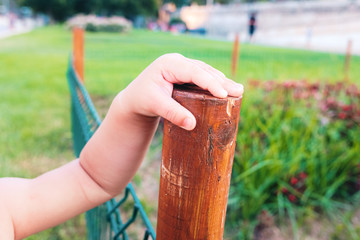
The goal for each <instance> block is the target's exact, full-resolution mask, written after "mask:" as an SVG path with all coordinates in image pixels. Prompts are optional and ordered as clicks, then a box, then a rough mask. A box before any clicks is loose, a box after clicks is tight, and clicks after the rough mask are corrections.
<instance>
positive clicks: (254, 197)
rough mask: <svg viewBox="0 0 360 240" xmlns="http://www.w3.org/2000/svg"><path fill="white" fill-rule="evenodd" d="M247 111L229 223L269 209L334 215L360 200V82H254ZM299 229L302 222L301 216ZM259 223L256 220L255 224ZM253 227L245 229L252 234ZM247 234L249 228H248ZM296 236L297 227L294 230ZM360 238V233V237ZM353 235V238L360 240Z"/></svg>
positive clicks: (239, 140) (252, 217) (242, 124)
mask: <svg viewBox="0 0 360 240" xmlns="http://www.w3.org/2000/svg"><path fill="white" fill-rule="evenodd" d="M244 101H245V102H244V106H243V109H242V112H241V115H242V117H241V122H240V125H239V135H238V138H237V143H238V145H237V152H236V156H235V161H234V167H233V176H232V186H231V193H230V199H229V213H228V219H229V222H228V224H229V225H230V226H231V225H236V223H237V224H238V223H239V220H240V219H241V222H253V221H254V220H255V219H256V217H257V216H258V215H259V214H260V212H261V211H262V210H267V211H269V212H271V213H272V214H275V215H278V216H279V217H280V218H282V220H284V217H285V215H288V216H289V217H290V218H294V219H295V218H296V216H295V215H294V214H293V216H291V214H292V211H293V210H292V209H293V208H294V209H297V210H295V213H296V214H297V215H298V216H297V217H299V216H301V214H300V213H301V210H303V209H305V208H309V207H310V208H312V209H313V210H317V211H319V210H321V211H323V212H325V213H327V214H329V215H330V216H336V213H337V212H338V211H339V210H344V209H345V210H349V209H351V208H349V206H350V204H355V205H356V204H360V202H357V201H355V198H356V197H358V196H359V195H360V192H359V191H360V158H359V156H360V142H359V139H360V90H359V89H358V88H357V86H356V85H350V84H344V83H341V82H339V83H336V84H319V83H308V82H305V81H290V82H284V83H275V82H272V81H269V82H265V83H261V82H258V81H251V82H250V85H249V89H248V91H247V94H246V95H245V98H244ZM292 224H293V229H296V221H293V223H292ZM252 227H254V225H252ZM251 229H252V228H251V227H249V228H243V230H242V232H240V233H239V234H241V235H247V236H251V235H252V233H253V230H251ZM245 231H248V232H247V233H245ZM294 234H296V231H294ZM354 236H355V238H356V239H357V238H358V237H359V236H358V235H356V234H355V235H353V237H354ZM355 238H353V239H355Z"/></svg>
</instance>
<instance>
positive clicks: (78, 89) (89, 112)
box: [67, 59, 156, 240]
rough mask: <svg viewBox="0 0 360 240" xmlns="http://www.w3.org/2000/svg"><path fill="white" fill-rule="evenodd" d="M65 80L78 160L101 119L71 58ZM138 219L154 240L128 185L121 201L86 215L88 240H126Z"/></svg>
mask: <svg viewBox="0 0 360 240" xmlns="http://www.w3.org/2000/svg"><path fill="white" fill-rule="evenodd" d="M67 79H68V84H69V89H70V95H71V128H72V133H73V140H74V153H75V155H76V157H79V155H80V152H81V149H82V148H83V147H84V146H85V144H86V142H87V141H88V140H89V139H90V138H91V136H92V135H93V134H94V132H95V131H96V129H97V128H98V127H99V126H100V124H101V120H100V117H99V115H98V114H97V112H96V110H95V107H94V105H93V103H92V101H91V99H90V96H89V94H88V93H87V91H86V89H85V87H84V85H83V84H82V83H81V82H80V80H79V75H78V74H77V73H76V71H75V70H74V65H73V62H72V59H70V62H69V67H68V72H67ZM129 196H131V198H132V202H133V204H134V207H133V214H132V216H131V217H130V218H129V219H128V220H127V221H126V222H123V221H122V219H121V213H120V210H119V208H120V207H121V206H122V205H124V204H125V202H129V201H131V198H130V197H129ZM139 215H140V216H139ZM138 217H140V218H141V219H142V221H143V224H144V225H145V227H146V229H145V232H144V239H150V238H151V239H153V240H155V238H156V236H155V231H154V229H153V227H152V226H151V223H150V221H149V219H148V217H147V216H146V213H145V211H144V208H143V207H142V205H141V203H140V200H139V199H138V197H137V196H136V193H135V190H134V188H133V187H132V185H131V183H129V184H128V186H127V187H126V189H125V192H124V197H123V198H121V199H120V200H116V199H111V200H110V201H108V202H106V203H105V204H103V205H101V206H98V207H96V208H94V209H92V210H90V211H88V212H87V213H86V224H87V230H88V239H90V240H99V239H100V240H102V239H114V240H118V239H122V240H126V239H129V237H128V234H127V232H126V230H127V229H128V227H129V226H130V225H131V224H132V223H133V222H134V221H135V220H136V218H138Z"/></svg>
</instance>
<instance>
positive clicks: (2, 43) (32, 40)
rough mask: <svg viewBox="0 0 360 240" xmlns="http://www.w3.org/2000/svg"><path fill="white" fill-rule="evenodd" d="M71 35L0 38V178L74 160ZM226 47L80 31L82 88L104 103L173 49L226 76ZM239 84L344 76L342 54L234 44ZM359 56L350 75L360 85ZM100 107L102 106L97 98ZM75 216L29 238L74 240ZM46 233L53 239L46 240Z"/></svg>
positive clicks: (57, 31) (162, 36) (42, 32)
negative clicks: (67, 75)
mask: <svg viewBox="0 0 360 240" xmlns="http://www.w3.org/2000/svg"><path fill="white" fill-rule="evenodd" d="M70 49H71V35H70V32H69V31H67V30H65V29H64V27H63V26H53V27H46V28H41V29H38V30H35V31H33V32H31V33H28V34H25V35H21V36H15V37H11V38H8V39H3V40H0V131H1V134H0V177H4V176H18V177H34V176H36V175H38V174H40V173H42V172H44V171H47V170H49V169H52V168H54V167H56V166H59V165H61V164H63V163H65V162H66V161H69V160H71V159H72V158H73V155H72V145H71V144H72V143H71V132H70V122H69V119H70V115H69V113H70V101H69V94H68V89H67V82H66V78H65V73H66V68H67V63H68V57H69V53H70ZM231 50H232V44H231V43H228V42H222V41H213V40H206V39H203V38H200V37H197V38H194V37H191V36H174V35H171V34H168V33H153V32H147V31H132V32H131V33H129V34H126V35H119V34H103V33H102V34H95V33H87V34H86V57H85V62H86V70H85V78H86V86H87V88H88V90H89V92H90V94H91V95H92V96H93V97H94V98H96V99H100V100H101V99H105V101H104V102H105V103H104V105H103V106H100V107H102V108H106V107H107V105H108V103H109V101H110V99H111V98H112V97H113V96H114V95H115V94H116V93H117V92H118V91H120V90H122V89H123V88H124V87H125V86H126V85H127V84H128V83H129V82H130V81H131V80H132V79H134V78H135V77H136V76H137V75H138V74H139V73H140V72H141V71H142V70H143V69H144V68H145V67H146V66H147V65H148V64H150V63H151V62H152V61H153V60H154V59H156V58H157V57H158V56H160V55H162V54H164V53H168V52H180V53H182V54H184V55H185V56H187V57H191V58H198V59H200V60H203V61H205V62H207V63H209V64H211V65H213V66H215V67H216V68H219V69H220V70H221V71H223V72H224V73H225V74H227V75H229V73H230V59H231ZM240 52H241V55H240V59H239V66H238V74H237V76H238V78H237V79H236V80H237V81H239V82H243V83H246V82H247V80H248V79H261V80H277V81H283V80H287V79H309V80H310V81H315V80H329V81H337V80H341V79H342V78H343V62H344V56H342V55H338V54H328V53H315V52H309V51H301V50H289V49H275V48H268V47H260V46H253V45H246V44H244V45H241V47H240ZM359 64H360V57H353V58H352V67H351V72H350V78H351V80H352V81H354V82H356V83H357V84H359V83H360V68H357V67H355V66H359ZM99 102H101V101H99ZM83 225H84V221H83V219H82V218H77V219H75V220H73V221H72V222H70V223H67V224H66V226H65V227H64V225H63V226H61V227H57V228H54V229H52V230H48V231H47V232H45V233H42V234H39V235H37V236H35V237H32V238H29V239H75V238H76V236H79V238H81V237H82V236H84V235H83V234H84V233H83V232H81V233H80V234H79V233H78V231H79V230H78V229H79V226H83ZM50 236H52V237H53V238H50Z"/></svg>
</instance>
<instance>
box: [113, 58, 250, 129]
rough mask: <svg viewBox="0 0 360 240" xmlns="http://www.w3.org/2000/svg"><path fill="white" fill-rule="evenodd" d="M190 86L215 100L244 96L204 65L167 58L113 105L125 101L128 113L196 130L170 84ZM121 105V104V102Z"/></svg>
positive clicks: (134, 83)
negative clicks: (187, 84)
mask: <svg viewBox="0 0 360 240" xmlns="http://www.w3.org/2000/svg"><path fill="white" fill-rule="evenodd" d="M183 83H192V84H195V85H197V86H199V87H201V88H203V89H205V90H208V91H209V92H210V93H212V94H213V95H214V96H215V97H219V98H225V97H227V96H228V95H231V96H234V97H238V96H241V95H242V94H243V91H244V90H243V89H244V88H243V86H242V85H241V84H238V83H235V82H233V81H232V80H230V79H228V78H226V77H225V75H224V74H223V73H222V72H220V71H218V70H216V69H215V68H213V67H211V66H209V65H207V64H205V63H204V62H201V61H198V60H193V59H189V58H186V57H184V56H182V55H180V54H166V55H163V56H161V57H159V58H158V59H157V60H155V61H154V62H153V63H152V64H151V65H149V66H148V67H147V68H146V69H145V70H144V71H143V72H142V73H141V74H140V75H139V76H138V77H137V78H136V79H135V80H134V81H133V82H132V83H131V84H130V85H129V86H128V87H127V88H126V89H125V90H124V91H122V92H121V93H120V94H119V95H118V97H117V98H116V99H115V101H125V103H126V106H127V107H128V110H129V111H130V112H129V113H134V114H137V115H141V116H145V117H158V116H161V117H163V118H165V119H167V120H169V121H171V122H172V123H174V124H176V125H178V126H179V127H182V128H184V129H187V130H192V129H194V128H195V125H196V120H195V117H194V116H193V115H192V114H191V112H189V111H188V110H187V109H186V108H184V107H182V106H181V105H180V104H179V103H177V102H176V101H175V100H173V99H172V98H171V95H172V91H173V84H183ZM123 103H124V102H123Z"/></svg>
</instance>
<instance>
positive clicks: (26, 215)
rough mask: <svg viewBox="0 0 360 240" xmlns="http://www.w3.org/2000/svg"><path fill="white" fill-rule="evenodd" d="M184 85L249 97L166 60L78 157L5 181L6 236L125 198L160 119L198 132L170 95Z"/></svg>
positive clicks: (214, 76)
mask: <svg viewBox="0 0 360 240" xmlns="http://www.w3.org/2000/svg"><path fill="white" fill-rule="evenodd" d="M182 83H193V84H196V85H198V86H199V87H201V88H203V89H206V90H209V92H211V93H212V94H213V95H214V96H216V97H219V98H224V97H226V96H227V95H231V96H241V95H242V94H243V87H242V85H240V84H237V83H235V82H233V81H231V80H229V79H227V78H226V77H225V76H224V74H222V73H221V72H219V71H218V70H216V69H214V68H212V67H210V66H209V65H207V64H205V63H203V62H200V61H197V60H193V59H188V58H185V57H183V56H182V55H180V54H166V55H164V56H161V57H160V58H158V59H157V60H155V61H154V62H153V63H152V64H151V65H150V66H148V67H147V68H146V69H145V70H144V71H143V72H142V73H141V74H140V75H139V76H138V77H137V78H136V79H135V80H134V81H133V82H132V83H131V84H130V85H129V86H128V87H127V88H126V89H125V90H123V91H122V92H120V93H119V94H118V95H117V96H116V97H115V99H114V101H113V103H112V105H111V107H110V109H109V111H108V113H107V115H106V117H105V119H104V121H103V123H102V124H101V126H100V127H99V129H98V130H97V131H96V133H95V134H94V136H93V137H92V138H91V139H90V141H89V142H88V143H87V144H86V146H85V147H84V149H83V150H82V152H81V154H80V157H79V159H76V160H74V161H72V162H70V163H68V164H66V165H64V166H62V167H60V168H57V169H55V170H52V171H50V172H47V173H45V174H43V175H41V176H39V177H37V178H34V179H21V178H2V179H0V193H1V198H0V239H22V238H25V237H27V236H29V235H31V234H34V233H36V232H39V231H42V230H44V229H47V228H50V227H53V226H56V225H58V224H60V223H62V222H64V221H66V220H68V219H70V218H72V217H74V216H76V215H78V214H80V213H82V212H85V211H87V210H89V209H91V208H93V207H95V206H97V205H100V204H101V203H103V202H105V201H107V200H109V199H111V198H112V197H114V196H116V195H117V194H119V193H120V192H121V191H122V190H123V189H124V188H125V187H126V185H127V184H128V182H129V181H130V180H131V178H132V177H133V176H134V175H135V172H136V170H137V169H138V168H139V166H140V164H141V162H142V160H143V158H144V156H145V154H146V151H147V149H148V147H149V145H150V141H151V139H152V137H153V135H154V132H155V130H156V127H157V125H158V122H159V118H160V117H164V118H166V119H168V120H169V121H171V122H173V123H174V124H176V125H178V126H180V127H182V128H184V129H186V130H189V131H190V130H192V129H194V128H195V126H196V120H195V117H194V116H193V115H192V114H191V112H189V111H188V110H187V109H185V108H183V107H182V106H181V105H179V104H178V103H177V102H175V101H174V100H173V99H172V98H171V94H172V90H173V84H182Z"/></svg>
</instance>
